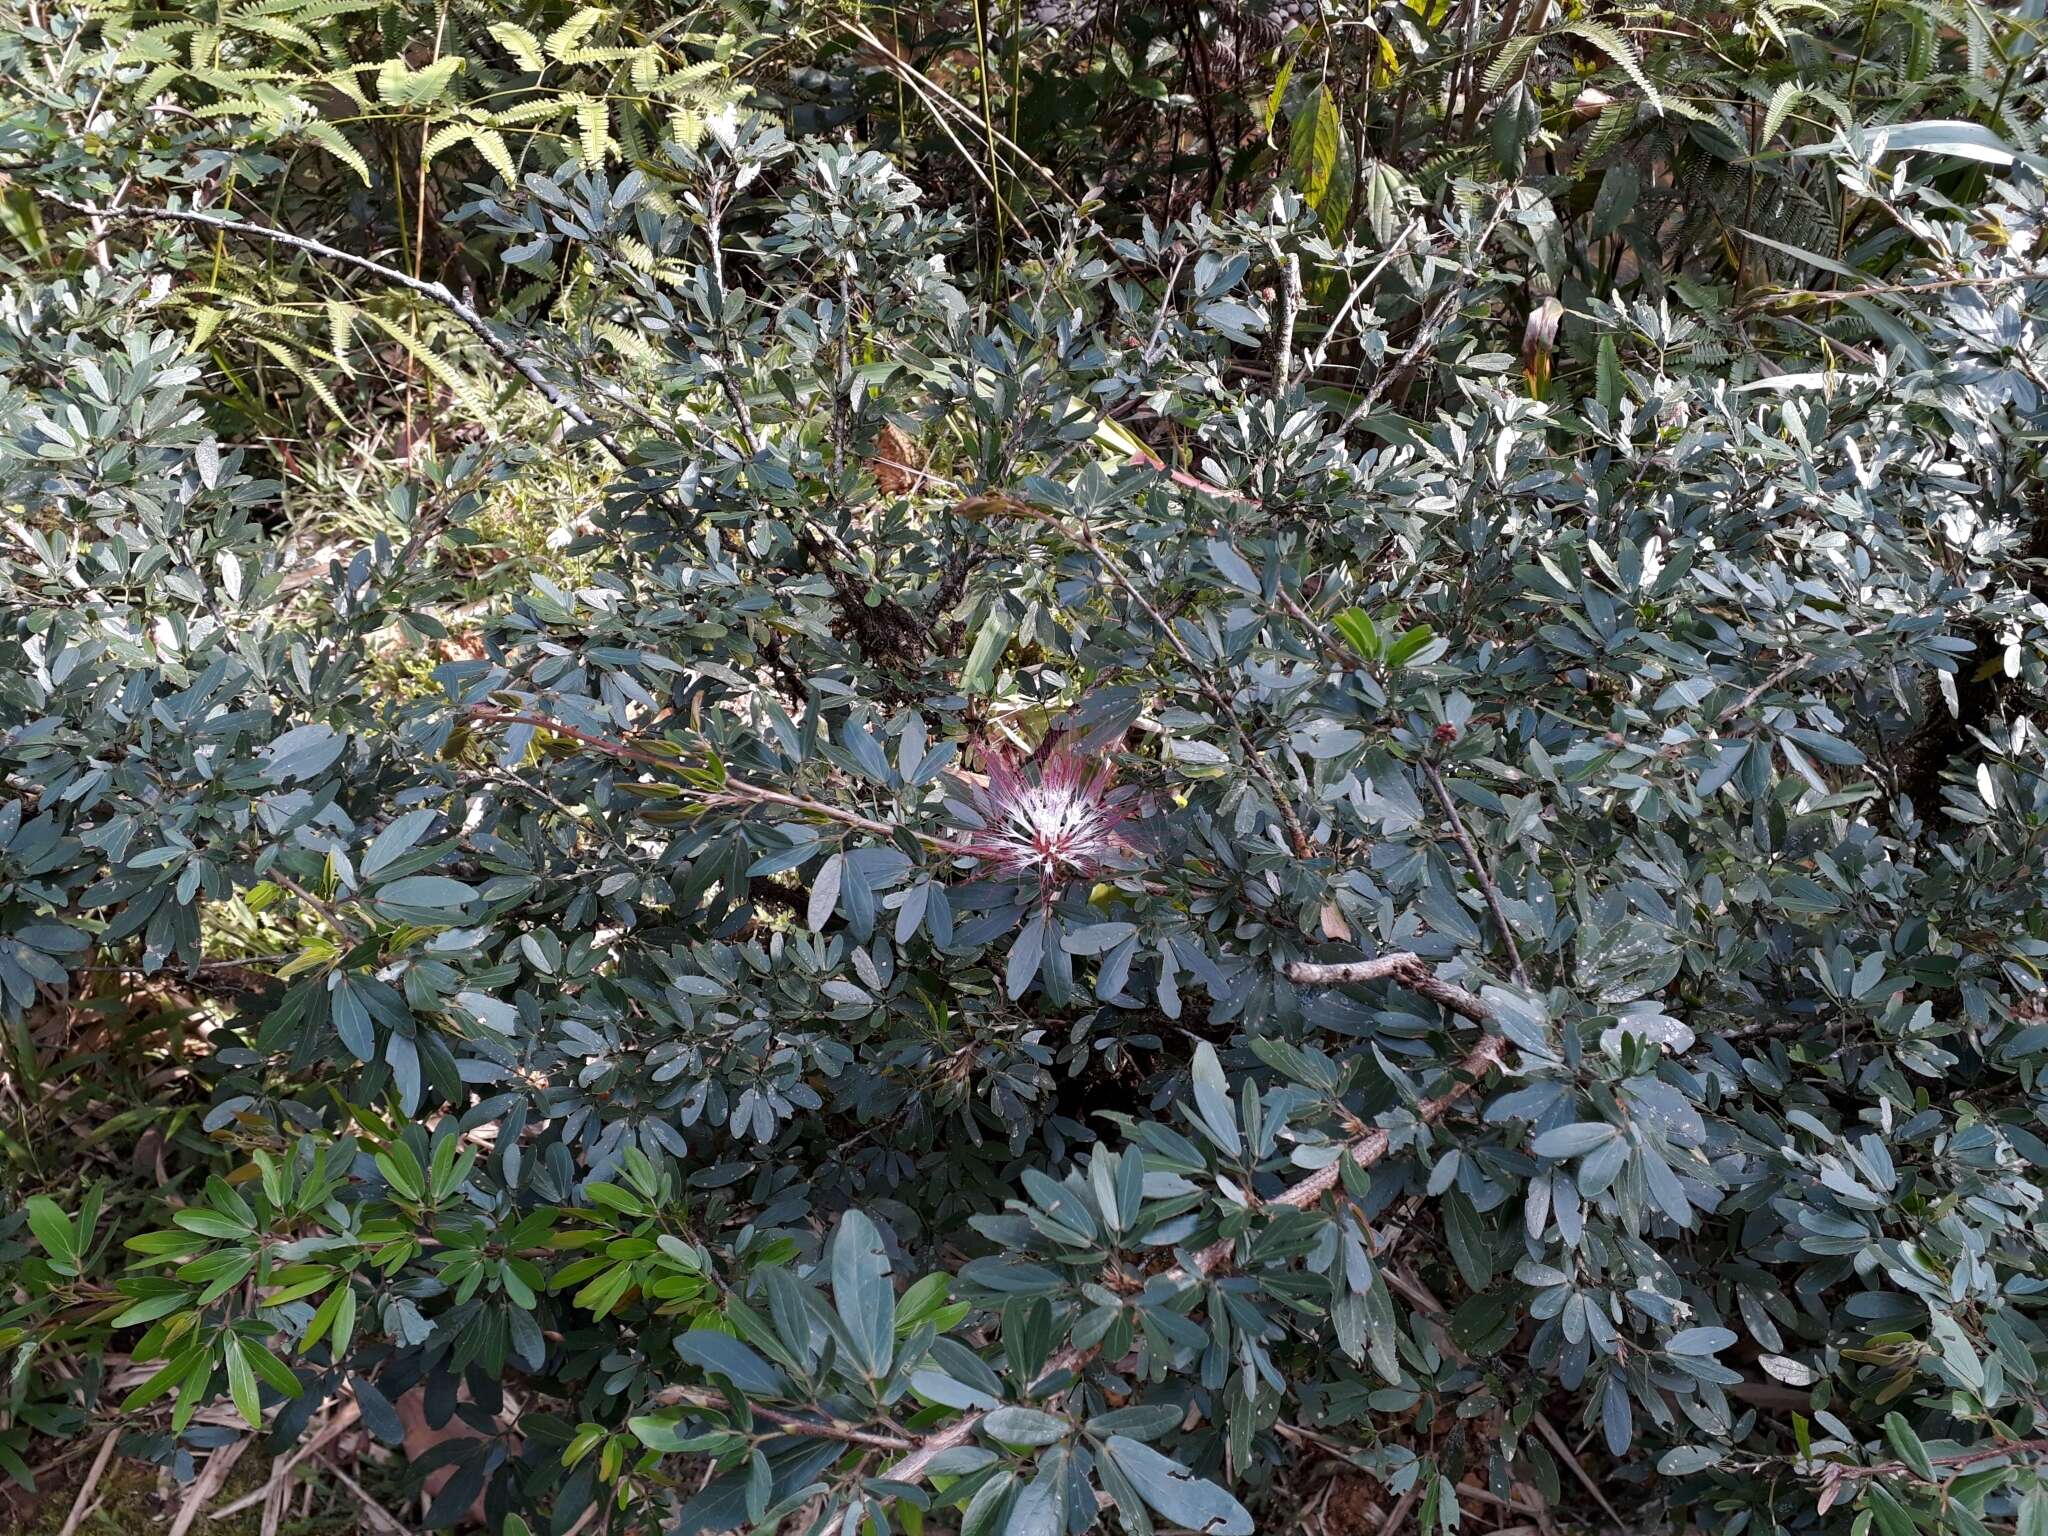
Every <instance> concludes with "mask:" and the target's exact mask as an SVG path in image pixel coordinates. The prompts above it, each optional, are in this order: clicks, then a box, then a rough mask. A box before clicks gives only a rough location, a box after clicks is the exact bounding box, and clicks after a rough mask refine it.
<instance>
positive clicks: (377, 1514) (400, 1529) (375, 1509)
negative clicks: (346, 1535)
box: [314, 1454, 411, 1536]
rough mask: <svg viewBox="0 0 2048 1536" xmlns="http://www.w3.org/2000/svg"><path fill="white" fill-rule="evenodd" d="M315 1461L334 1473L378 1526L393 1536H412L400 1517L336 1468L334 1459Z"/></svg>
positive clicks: (336, 1478)
mask: <svg viewBox="0 0 2048 1536" xmlns="http://www.w3.org/2000/svg"><path fill="white" fill-rule="evenodd" d="M314 1460H316V1461H318V1462H319V1463H320V1465H321V1466H323V1467H325V1468H326V1469H327V1470H328V1471H329V1472H332V1473H333V1474H334V1477H335V1481H337V1482H339V1483H340V1484H341V1486H342V1487H344V1488H346V1489H347V1490H348V1491H349V1492H350V1493H352V1494H354V1495H355V1500H356V1502H357V1503H358V1504H360V1505H362V1507H363V1513H364V1514H366V1515H369V1516H370V1517H371V1519H372V1520H374V1521H375V1522H377V1523H378V1524H381V1525H382V1526H383V1527H384V1528H385V1529H386V1530H387V1531H389V1532H391V1536H411V1533H410V1532H408V1531H407V1530H406V1528H405V1526H404V1524H403V1523H402V1522H401V1521H400V1520H399V1519H398V1517H397V1516H396V1515H394V1514H392V1513H391V1511H390V1510H388V1509H386V1508H385V1507H384V1506H383V1505H382V1504H379V1503H378V1502H377V1501H376V1499H375V1498H373V1497H372V1496H371V1494H370V1491H369V1490H368V1489H367V1488H365V1487H364V1486H363V1485H362V1484H361V1483H359V1482H357V1481H356V1480H355V1479H354V1478H352V1477H350V1476H349V1475H348V1474H347V1473H346V1472H344V1471H342V1470H341V1468H340V1467H338V1466H336V1465H335V1463H334V1460H333V1458H332V1457H330V1456H327V1455H325V1454H322V1455H320V1456H316V1457H315V1458H314Z"/></svg>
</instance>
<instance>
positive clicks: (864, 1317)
mask: <svg viewBox="0 0 2048 1536" xmlns="http://www.w3.org/2000/svg"><path fill="white" fill-rule="evenodd" d="M831 1257H832V1303H833V1306H834V1307H835V1308H836V1309H837V1310H838V1313H839V1320H840V1321H841V1322H842V1323H844V1324H845V1325H846V1332H847V1336H848V1337H849V1338H850V1339H851V1340H852V1341H853V1345H854V1348H855V1349H856V1350H857V1351H858V1353H859V1359H858V1361H857V1362H856V1363H857V1364H858V1365H859V1366H860V1367H861V1369H862V1370H864V1371H865V1372H866V1373H867V1375H868V1376H869V1377H871V1378H873V1379H875V1380H880V1379H881V1378H882V1377H884V1376H886V1375H888V1374H889V1366H890V1364H891V1362H892V1361H893V1360H894V1359H895V1352H896V1292H895V1291H894V1289H893V1288H892V1287H891V1286H890V1284H889V1255H888V1253H887V1251H886V1250H885V1249H884V1248H883V1247H882V1234H881V1233H879V1232H877V1231H876V1230H875V1224H874V1223H873V1222H871V1221H869V1220H868V1219H867V1217H866V1216H864V1215H862V1214H861V1213H860V1212H859V1211H848V1212H847V1213H846V1214H845V1215H844V1216H842V1217H840V1218H839V1227H838V1230H837V1231H836V1232H834V1233H833V1235H832V1255H831Z"/></svg>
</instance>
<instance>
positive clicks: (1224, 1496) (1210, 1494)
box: [1104, 1435, 1252, 1536]
mask: <svg viewBox="0 0 2048 1536" xmlns="http://www.w3.org/2000/svg"><path fill="white" fill-rule="evenodd" d="M1104 1449H1105V1450H1107V1451H1108V1452H1109V1454H1110V1456H1111V1457H1112V1458H1113V1459H1114V1460H1115V1462H1116V1465H1117V1470H1118V1471H1120V1472H1122V1473H1123V1474H1124V1476H1125V1477H1127V1478H1129V1479H1130V1481H1131V1486H1132V1487H1134V1488H1136V1489H1137V1490H1138V1494H1139V1496H1140V1497H1141V1498H1143V1499H1144V1501H1145V1502H1146V1503H1147V1504H1149V1505H1151V1506H1152V1508H1153V1509H1154V1510H1156V1511H1157V1512H1158V1513H1159V1515H1160V1516H1161V1517H1162V1518H1163V1519H1166V1520H1169V1521H1171V1522H1172V1523H1173V1524H1175V1525H1178V1526H1185V1527H1186V1528H1188V1529H1189V1530H1193V1531H1201V1532H1204V1533H1205V1536H1251V1533H1252V1517H1251V1513H1250V1511H1248V1510H1247V1509H1246V1508H1245V1507H1244V1506H1243V1505H1242V1504H1240V1503H1238V1502H1237V1500H1236V1499H1233V1498H1232V1497H1231V1496H1230V1495H1229V1494H1228V1493H1226V1492H1225V1491H1224V1490H1223V1489H1221V1488H1219V1487H1217V1486H1216V1485H1215V1484H1214V1483H1212V1482H1209V1481H1207V1480H1206V1479H1204V1478H1199V1477H1196V1476H1195V1474H1194V1473H1192V1472H1190V1471H1189V1470H1188V1469H1187V1468H1186V1467H1183V1466H1182V1465H1181V1464H1180V1463H1179V1462H1177V1461H1174V1460H1172V1459H1170V1458H1169V1457H1166V1456H1162V1455H1160V1454H1159V1452H1157V1451H1155V1450H1153V1449H1152V1447H1151V1446H1149V1445H1145V1444H1142V1443H1140V1442H1139V1441H1136V1440H1133V1439H1131V1438H1129V1437H1128V1436H1126V1435H1111V1436H1110V1437H1109V1439H1108V1440H1107V1441H1106V1442H1104Z"/></svg>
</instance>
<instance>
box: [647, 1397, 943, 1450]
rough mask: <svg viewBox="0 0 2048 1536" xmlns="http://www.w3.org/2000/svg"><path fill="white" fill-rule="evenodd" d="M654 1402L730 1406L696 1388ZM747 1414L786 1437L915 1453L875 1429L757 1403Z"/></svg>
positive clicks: (913, 1444) (908, 1442)
mask: <svg viewBox="0 0 2048 1536" xmlns="http://www.w3.org/2000/svg"><path fill="white" fill-rule="evenodd" d="M654 1402H655V1403H657V1404H658V1405H660V1406H662V1407H668V1408H673V1407H677V1406H682V1407H689V1408H714V1409H717V1408H727V1407H730V1406H731V1405H730V1404H729V1403H728V1402H727V1400H726V1399H725V1397H724V1396H723V1395H722V1394H720V1393H717V1392H707V1391H704V1390H703V1389H701V1388H698V1387H668V1388H665V1389H664V1390H663V1391H661V1392H658V1393H656V1394H655V1397H654ZM749 1411H750V1412H751V1413H752V1414H753V1415H754V1417H755V1418H757V1419H766V1420H767V1421H768V1422H769V1423H770V1424H773V1425H774V1426H775V1427H776V1428H777V1429H779V1430H782V1431H783V1432H784V1433H785V1434H791V1435H802V1436H806V1437H808V1438H810V1439H814V1440H843V1441H845V1442H846V1443H847V1444H848V1445H865V1446H869V1447H871V1448H872V1449H874V1450H878V1451H914V1450H916V1449H917V1444H918V1442H917V1441H915V1440H912V1439H910V1438H908V1437H907V1436H904V1435H888V1434H883V1433H881V1432H880V1431H878V1430H871V1429H862V1428H859V1427H858V1426H855V1425H851V1424H841V1423H838V1422H837V1421H835V1420H831V1419H810V1418H805V1417H804V1416H803V1415H802V1414H797V1413H785V1412H783V1411H782V1410H780V1409H776V1408H764V1407H762V1406H761V1405H760V1404H759V1403H755V1404H751V1405H750V1407H749Z"/></svg>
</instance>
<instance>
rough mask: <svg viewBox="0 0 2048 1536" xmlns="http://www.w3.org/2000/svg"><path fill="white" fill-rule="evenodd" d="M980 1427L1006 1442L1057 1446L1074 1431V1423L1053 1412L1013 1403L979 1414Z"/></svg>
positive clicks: (994, 1437) (992, 1437) (1006, 1443)
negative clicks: (980, 1416)
mask: <svg viewBox="0 0 2048 1536" xmlns="http://www.w3.org/2000/svg"><path fill="white" fill-rule="evenodd" d="M981 1428H982V1432H983V1433H984V1434H986V1435H988V1436H989V1437H990V1438H991V1439H994V1440H1000V1441H1001V1442H1002V1443H1003V1444H1005V1445H1032V1446H1037V1445H1057V1444H1058V1443H1059V1442H1060V1441H1062V1440H1064V1439H1066V1437H1067V1436H1068V1435H1070V1434H1072V1433H1073V1432H1074V1426H1073V1425H1072V1424H1070V1423H1068V1422H1067V1420H1065V1419H1063V1418H1060V1417H1059V1416H1058V1415H1056V1414H1050V1413H1045V1412H1042V1411H1040V1410H1039V1409H1036V1408H1021V1407H1018V1406H1016V1405H1014V1404H1011V1405H1006V1406H1004V1407H1001V1408H993V1409H990V1410H989V1412H988V1413H986V1414H985V1415H983V1417H982V1420H981Z"/></svg>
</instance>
